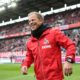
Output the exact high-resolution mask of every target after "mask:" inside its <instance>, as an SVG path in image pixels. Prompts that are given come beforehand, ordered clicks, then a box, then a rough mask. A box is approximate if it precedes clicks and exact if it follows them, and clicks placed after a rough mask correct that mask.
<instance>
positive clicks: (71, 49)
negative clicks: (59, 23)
mask: <svg viewBox="0 0 80 80" xmlns="http://www.w3.org/2000/svg"><path fill="white" fill-rule="evenodd" d="M55 36H56V41H57V42H58V44H59V45H60V46H62V47H64V48H65V49H66V58H65V63H64V66H63V70H64V74H65V75H66V76H69V75H70V74H72V63H74V62H75V52H76V47H75V43H74V42H73V41H72V40H71V39H70V38H68V37H67V36H66V35H64V33H62V32H61V31H60V30H59V29H56V30H55Z"/></svg>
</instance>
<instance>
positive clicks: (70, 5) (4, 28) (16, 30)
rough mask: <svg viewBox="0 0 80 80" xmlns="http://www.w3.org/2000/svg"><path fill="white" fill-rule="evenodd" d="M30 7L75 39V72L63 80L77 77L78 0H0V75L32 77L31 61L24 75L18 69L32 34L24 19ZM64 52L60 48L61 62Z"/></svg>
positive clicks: (8, 79) (18, 79)
mask: <svg viewBox="0 0 80 80" xmlns="http://www.w3.org/2000/svg"><path fill="white" fill-rule="evenodd" d="M31 11H37V12H39V13H41V14H42V15H43V16H45V24H46V23H48V24H49V25H50V26H51V27H59V28H60V29H61V30H62V31H63V32H64V33H65V34H66V35H67V36H69V37H70V38H71V39H72V40H73V41H74V42H75V43H76V64H74V66H73V68H74V74H73V75H72V76H71V77H68V78H66V79H65V80H80V77H79V74H80V73H79V72H80V69H79V68H80V0H0V79H1V80H22V79H24V80H29V79H30V80H35V76H34V73H33V65H32V67H31V68H30V69H29V74H28V75H27V76H23V75H21V73H20V63H21V62H22V60H23V59H24V58H25V54H26V52H27V50H26V48H25V46H26V42H27V39H28V38H29V37H30V34H31V33H30V28H29V25H28V21H27V14H28V13H29V12H31ZM65 53H66V52H65V49H63V48H62V60H63V62H64V58H65V57H64V55H65ZM15 63H16V64H15Z"/></svg>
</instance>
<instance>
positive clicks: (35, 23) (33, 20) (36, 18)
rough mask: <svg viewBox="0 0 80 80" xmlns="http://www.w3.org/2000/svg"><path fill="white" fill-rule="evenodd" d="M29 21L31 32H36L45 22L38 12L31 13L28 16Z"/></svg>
mask: <svg viewBox="0 0 80 80" xmlns="http://www.w3.org/2000/svg"><path fill="white" fill-rule="evenodd" d="M28 21H29V25H30V27H31V30H36V29H38V28H39V27H40V25H41V24H43V22H44V18H43V16H42V15H41V14H39V13H38V12H31V13H29V14H28Z"/></svg>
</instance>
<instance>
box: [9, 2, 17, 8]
mask: <svg viewBox="0 0 80 80" xmlns="http://www.w3.org/2000/svg"><path fill="white" fill-rule="evenodd" d="M16 6H17V4H16V3H15V2H12V3H11V4H10V5H8V8H11V7H13V8H14V7H16Z"/></svg>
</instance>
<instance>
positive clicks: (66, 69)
mask: <svg viewBox="0 0 80 80" xmlns="http://www.w3.org/2000/svg"><path fill="white" fill-rule="evenodd" d="M63 71H64V74H65V75H66V76H70V75H71V74H72V63H69V62H67V61H66V62H65V63H64V66H63Z"/></svg>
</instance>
